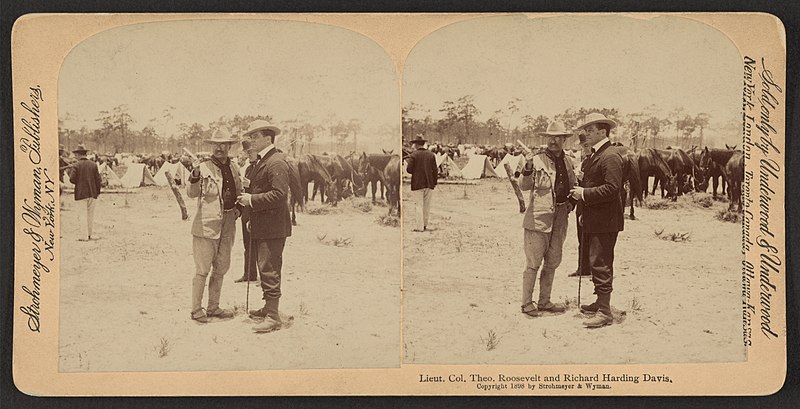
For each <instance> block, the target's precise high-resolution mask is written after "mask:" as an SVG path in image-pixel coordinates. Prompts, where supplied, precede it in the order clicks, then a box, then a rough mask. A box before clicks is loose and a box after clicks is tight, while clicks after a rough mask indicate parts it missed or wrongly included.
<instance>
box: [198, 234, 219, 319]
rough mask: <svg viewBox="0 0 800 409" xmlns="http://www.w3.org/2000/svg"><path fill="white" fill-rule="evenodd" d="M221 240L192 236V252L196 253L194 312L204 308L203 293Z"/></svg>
mask: <svg viewBox="0 0 800 409" xmlns="http://www.w3.org/2000/svg"><path fill="white" fill-rule="evenodd" d="M218 241H219V240H213V239H207V238H205V237H197V236H192V250H193V253H194V266H195V272H194V278H193V279H192V312H194V311H197V310H199V309H200V308H202V304H203V292H204V291H205V287H206V276H208V273H209V271H211V264H212V262H213V260H214V255H215V254H216V252H217V243H218Z"/></svg>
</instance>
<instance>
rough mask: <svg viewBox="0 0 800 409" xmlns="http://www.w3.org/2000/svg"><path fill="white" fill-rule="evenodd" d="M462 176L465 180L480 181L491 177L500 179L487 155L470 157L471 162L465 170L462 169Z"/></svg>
mask: <svg viewBox="0 0 800 409" xmlns="http://www.w3.org/2000/svg"><path fill="white" fill-rule="evenodd" d="M461 175H462V176H463V177H464V179H480V178H489V177H493V178H496V177H499V176H497V173H495V171H494V168H492V164H491V163H490V162H489V158H488V157H486V155H472V156H470V157H469V162H468V163H467V166H464V169H461Z"/></svg>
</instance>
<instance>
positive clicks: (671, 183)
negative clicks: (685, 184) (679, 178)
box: [637, 148, 678, 197]
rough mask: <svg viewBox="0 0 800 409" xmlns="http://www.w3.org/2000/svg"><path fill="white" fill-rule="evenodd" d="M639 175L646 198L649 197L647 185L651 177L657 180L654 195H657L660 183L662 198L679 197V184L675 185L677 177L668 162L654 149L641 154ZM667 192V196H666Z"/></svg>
mask: <svg viewBox="0 0 800 409" xmlns="http://www.w3.org/2000/svg"><path fill="white" fill-rule="evenodd" d="M637 162H638V163H639V175H640V178H639V180H640V182H641V184H642V186H641V187H642V192H643V193H644V196H645V197H646V196H647V191H648V189H647V185H648V183H649V180H650V176H653V177H654V178H655V181H654V182H653V193H651V194H652V195H655V194H656V186H657V185H658V183H661V197H665V196H666V197H673V196H677V194H678V192H677V190H678V189H677V188H678V186H677V183H675V177H674V176H673V174H672V171H671V170H670V168H669V165H667V162H666V161H665V160H664V158H663V157H662V156H661V155H660V154H659V153H658V152H657V151H656V150H655V149H653V148H646V149H643V150H642V151H640V152H639V158H638V161H637ZM665 191H666V194H665Z"/></svg>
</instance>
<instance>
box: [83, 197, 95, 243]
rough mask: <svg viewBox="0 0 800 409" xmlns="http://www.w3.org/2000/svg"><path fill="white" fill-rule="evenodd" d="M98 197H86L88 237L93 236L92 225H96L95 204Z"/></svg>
mask: <svg viewBox="0 0 800 409" xmlns="http://www.w3.org/2000/svg"><path fill="white" fill-rule="evenodd" d="M96 201H97V199H95V198H93V197H90V198H88V199H86V238H87V239H90V238H92V227H93V226H94V206H95V202H96Z"/></svg>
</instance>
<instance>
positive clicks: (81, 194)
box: [69, 145, 102, 241]
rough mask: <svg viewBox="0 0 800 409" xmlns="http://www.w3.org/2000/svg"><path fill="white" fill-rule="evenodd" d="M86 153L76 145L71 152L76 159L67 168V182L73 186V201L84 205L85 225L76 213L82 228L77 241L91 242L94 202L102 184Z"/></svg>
mask: <svg viewBox="0 0 800 409" xmlns="http://www.w3.org/2000/svg"><path fill="white" fill-rule="evenodd" d="M86 152H88V150H87V149H86V148H85V147H84V146H83V145H78V147H77V148H76V149H75V150H73V151H72V153H74V154H75V158H77V162H75V163H74V164H72V167H70V168H69V181H70V182H71V183H72V184H73V185H75V201H76V202H82V203H86V223H84V222H83V220H81V219H83V217H82V216H81V212H78V220H79V223H80V225H81V228H82V233H81V237H80V238H78V240H79V241H89V240H92V226H93V225H94V207H95V201H96V200H97V197H98V196H99V195H100V185H101V184H102V180H101V178H100V171H99V170H97V164H96V163H94V161H92V160H89V159H88V158H87V157H86ZM83 227H85V229H83ZM96 238H97V237H95V239H96Z"/></svg>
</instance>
